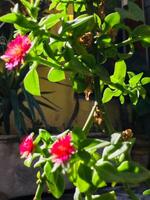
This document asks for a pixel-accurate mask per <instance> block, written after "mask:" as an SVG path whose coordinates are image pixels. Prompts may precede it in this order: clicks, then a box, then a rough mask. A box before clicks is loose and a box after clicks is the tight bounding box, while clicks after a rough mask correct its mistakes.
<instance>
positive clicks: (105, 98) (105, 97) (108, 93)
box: [102, 88, 113, 103]
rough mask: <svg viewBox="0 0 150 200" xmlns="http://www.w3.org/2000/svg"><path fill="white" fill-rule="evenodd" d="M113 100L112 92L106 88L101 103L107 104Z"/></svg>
mask: <svg viewBox="0 0 150 200" xmlns="http://www.w3.org/2000/svg"><path fill="white" fill-rule="evenodd" d="M112 98H113V91H112V90H111V89H110V88H106V89H105V90H104V93H103V98H102V102H103V103H107V102H109V101H110V100H111V99H112Z"/></svg>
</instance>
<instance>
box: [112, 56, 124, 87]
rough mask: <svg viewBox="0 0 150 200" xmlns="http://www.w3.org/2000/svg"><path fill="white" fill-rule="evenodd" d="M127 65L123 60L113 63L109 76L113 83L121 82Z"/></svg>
mask: <svg viewBox="0 0 150 200" xmlns="http://www.w3.org/2000/svg"><path fill="white" fill-rule="evenodd" d="M126 71H127V66H126V63H125V61H124V60H119V61H117V62H116V63H115V69H114V74H113V75H112V76H111V81H112V82H113V83H123V82H124V79H125V76H126Z"/></svg>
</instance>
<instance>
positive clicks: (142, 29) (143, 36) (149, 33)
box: [132, 25, 150, 45]
mask: <svg viewBox="0 0 150 200" xmlns="http://www.w3.org/2000/svg"><path fill="white" fill-rule="evenodd" d="M132 35H133V37H134V38H135V39H139V40H141V41H143V42H145V43H147V44H149V45H150V26H149V25H140V26H138V27H137V28H135V29H134V30H133V33H132Z"/></svg>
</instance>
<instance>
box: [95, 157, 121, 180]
mask: <svg viewBox="0 0 150 200" xmlns="http://www.w3.org/2000/svg"><path fill="white" fill-rule="evenodd" d="M98 162H99V161H98ZM96 169H97V172H98V174H99V176H100V178H101V179H102V180H104V181H106V182H120V181H121V179H120V177H119V173H118V172H117V170H116V168H115V167H114V166H113V165H112V164H111V163H110V162H108V161H101V162H99V163H98V166H97V167H96Z"/></svg>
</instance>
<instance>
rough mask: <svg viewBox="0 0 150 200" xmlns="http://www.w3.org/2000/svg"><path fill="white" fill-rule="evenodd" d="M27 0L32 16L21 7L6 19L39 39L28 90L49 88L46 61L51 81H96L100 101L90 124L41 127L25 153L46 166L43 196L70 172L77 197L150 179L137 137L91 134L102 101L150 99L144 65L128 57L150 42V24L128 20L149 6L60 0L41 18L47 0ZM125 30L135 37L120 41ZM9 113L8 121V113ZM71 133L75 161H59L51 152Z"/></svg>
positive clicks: (81, 85)
mask: <svg viewBox="0 0 150 200" xmlns="http://www.w3.org/2000/svg"><path fill="white" fill-rule="evenodd" d="M21 3H22V4H23V6H24V7H25V9H26V11H27V13H26V15H24V14H22V13H21V12H20V11H19V10H15V9H14V10H13V12H12V13H9V14H6V15H4V16H1V17H0V21H1V22H7V23H11V24H13V25H14V27H15V29H16V31H15V32H16V34H17V33H20V34H27V35H28V36H29V38H30V39H31V41H32V47H31V48H30V50H29V52H28V55H27V56H26V58H25V61H24V62H25V63H24V65H23V66H21V67H20V68H19V69H20V70H21V69H27V72H26V74H25V76H24V77H23V79H24V86H25V89H26V90H27V91H28V92H30V93H31V94H33V95H40V94H42V92H40V82H39V74H38V66H39V65H43V66H44V67H47V68H48V69H49V72H48V74H47V79H48V80H49V82H59V81H63V80H64V79H65V78H66V76H65V75H66V74H67V76H68V77H69V79H70V80H71V84H72V88H73V89H74V90H75V91H76V92H78V93H83V92H86V89H89V88H90V89H91V90H93V91H94V94H95V101H96V104H94V106H93V108H92V110H91V113H90V115H89V117H88V119H87V121H86V123H85V125H84V127H83V128H82V129H81V128H77V129H73V130H72V131H71V130H66V131H64V132H63V133H61V134H60V135H58V136H56V135H55V136H52V135H51V134H50V133H48V132H47V131H46V130H43V129H40V131H39V134H38V136H37V137H36V138H35V140H34V141H33V143H34V145H35V147H34V150H33V151H32V152H31V155H30V156H27V157H26V159H25V165H26V166H28V167H30V166H31V165H33V166H34V168H39V169H40V173H38V174H37V184H38V187H37V192H36V194H35V199H38V200H39V199H40V198H41V194H42V189H41V188H42V186H44V185H46V186H47V189H48V191H49V192H51V193H52V195H53V196H54V197H55V198H58V199H59V198H60V197H61V196H62V195H63V192H64V189H65V185H64V176H63V175H64V174H65V176H67V177H68V178H69V180H70V181H71V182H72V184H73V185H74V186H75V187H76V192H75V195H74V199H75V200H81V199H83V198H84V199H85V200H89V199H91V200H92V199H95V200H101V199H102V200H105V199H110V200H111V199H112V200H115V199H116V195H115V193H114V191H113V188H111V191H110V192H108V193H105V194H101V195H93V194H95V193H96V192H97V189H98V188H102V187H105V186H107V184H108V183H112V185H114V184H116V183H121V184H125V185H127V186H128V184H138V183H140V182H142V181H145V180H146V179H149V178H150V172H149V171H148V170H147V169H145V168H144V167H142V166H140V165H139V164H137V163H135V162H133V161H132V160H131V156H130V152H131V149H132V146H133V144H134V142H135V139H134V138H130V137H129V138H127V139H125V138H123V136H122V134H121V133H114V134H112V135H111V138H110V141H105V140H100V139H94V138H88V136H87V135H88V130H89V127H91V124H92V122H93V114H95V113H94V111H95V109H96V106H99V107H100V108H101V107H102V106H101V103H107V102H109V101H110V100H111V99H112V98H114V97H115V98H119V100H120V102H121V103H122V104H123V103H124V102H125V101H126V97H129V98H130V100H131V102H132V104H133V105H136V104H137V102H138V100H139V98H141V97H142V98H143V99H144V98H145V96H146V90H145V88H144V87H145V85H146V84H149V82H150V78H149V77H143V75H144V73H143V72H140V73H139V74H135V73H134V72H131V71H128V66H127V64H126V63H127V62H126V60H127V59H128V58H130V57H131V56H132V55H133V53H134V50H135V48H134V46H135V44H136V42H141V43H142V45H143V46H149V43H150V34H149V32H150V31H149V29H150V27H149V26H148V25H140V26H137V27H136V28H135V29H134V30H133V31H131V29H130V27H128V26H127V25H126V24H125V22H124V18H130V19H132V20H133V19H136V20H140V21H141V20H142V21H143V13H142V12H141V9H140V8H139V7H138V6H137V5H136V4H135V3H133V2H129V5H128V9H127V10H124V9H117V12H111V13H108V14H107V15H106V16H104V15H102V14H103V12H100V9H101V8H102V7H101V6H102V5H101V4H100V5H99V2H98V1H93V2H91V1H88V0H76V1H75V0H71V1H70V0H66V1H64V0H52V1H51V4H50V8H49V9H50V13H49V14H48V15H46V16H43V17H41V18H40V19H39V10H40V7H39V3H40V1H39V0H36V1H32V2H31V4H29V2H28V1H26V0H21ZM70 4H73V11H74V13H75V18H74V19H72V16H70V14H68V8H69V6H70ZM53 10H55V11H56V13H55V14H54V13H52V11H53ZM58 23H59V28H58ZM55 28H57V29H55ZM53 29H55V30H56V31H54V30H53ZM118 31H126V32H127V38H126V39H124V38H122V39H121V41H118ZM124 47H127V49H128V52H126V53H124V52H120V49H122V48H124ZM112 63H114V65H113V64H112ZM26 66H31V67H29V68H28V67H26ZM110 67H111V70H110ZM18 72H19V70H18ZM20 76H21V72H20ZM23 79H22V80H23ZM27 91H25V92H26V93H27ZM27 94H28V93H27ZM9 95H10V99H11V100H12V107H13V109H15V115H16V116H17V118H18V115H19V110H18V102H17V94H16V93H14V90H13V91H12V92H9ZM28 96H29V94H28ZM30 109H31V113H30V115H31V114H32V115H33V108H32V106H30ZM105 116H106V115H105ZM3 119H5V121H7V120H8V118H6V116H3ZM18 119H19V120H18ZM18 119H17V120H16V124H20V123H21V120H23V119H22V118H21V117H20V118H18ZM105 120H106V119H104V121H105ZM5 126H6V127H7V124H6V125H5ZM67 134H70V135H71V145H73V147H74V149H75V151H74V152H73V153H72V154H73V155H72V154H71V155H69V157H68V160H67V162H63V161H62V162H60V163H59V162H57V161H56V160H55V159H56V157H55V155H51V154H52V153H51V148H52V146H53V145H54V144H55V145H56V146H57V145H58V143H59V142H60V141H61V139H60V138H63V137H64V136H66V135H67ZM66 146H67V145H64V146H60V149H58V152H60V153H62V152H63V149H64V148H66ZM63 153H64V152H63ZM65 153H66V152H65ZM54 158H55V159H54Z"/></svg>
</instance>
